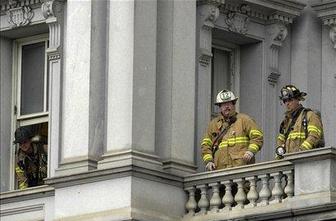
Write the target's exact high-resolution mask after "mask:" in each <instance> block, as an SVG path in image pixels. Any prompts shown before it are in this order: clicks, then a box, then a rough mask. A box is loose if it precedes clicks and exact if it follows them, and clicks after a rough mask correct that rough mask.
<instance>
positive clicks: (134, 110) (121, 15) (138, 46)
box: [98, 0, 162, 169]
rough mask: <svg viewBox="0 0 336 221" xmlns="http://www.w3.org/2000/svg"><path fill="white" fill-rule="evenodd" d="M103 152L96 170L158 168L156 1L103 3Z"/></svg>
mask: <svg viewBox="0 0 336 221" xmlns="http://www.w3.org/2000/svg"><path fill="white" fill-rule="evenodd" d="M108 2H109V4H108V5H109V6H108V7H109V16H108V20H109V27H108V29H109V33H108V34H109V35H108V36H109V37H108V48H107V50H108V71H107V72H108V73H107V114H106V116H107V121H106V122H107V125H106V150H105V151H104V155H103V159H102V160H101V161H99V164H98V167H99V168H109V167H116V166H125V165H127V166H129V165H140V166H148V167H150V168H154V167H155V168H160V169H161V165H162V164H161V163H160V162H159V160H158V157H157V156H156V152H155V105H156V104H155V103H156V101H155V96H156V95H155V93H156V33H157V25H156V23H157V19H156V18H157V1H137V2H135V1H133V0H131V1H112V0H111V1H108Z"/></svg>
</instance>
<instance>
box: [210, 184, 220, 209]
mask: <svg viewBox="0 0 336 221" xmlns="http://www.w3.org/2000/svg"><path fill="white" fill-rule="evenodd" d="M209 186H211V187H212V197H211V200H210V209H211V211H212V212H218V211H219V206H220V205H221V203H222V200H221V198H220V196H219V183H212V184H210V185H209Z"/></svg>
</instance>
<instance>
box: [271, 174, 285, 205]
mask: <svg viewBox="0 0 336 221" xmlns="http://www.w3.org/2000/svg"><path fill="white" fill-rule="evenodd" d="M271 176H272V177H274V187H273V190H272V196H274V199H273V201H272V203H281V201H282V196H283V194H284V191H283V189H282V186H281V177H282V172H277V173H272V174H271Z"/></svg>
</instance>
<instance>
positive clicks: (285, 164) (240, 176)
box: [184, 147, 336, 220]
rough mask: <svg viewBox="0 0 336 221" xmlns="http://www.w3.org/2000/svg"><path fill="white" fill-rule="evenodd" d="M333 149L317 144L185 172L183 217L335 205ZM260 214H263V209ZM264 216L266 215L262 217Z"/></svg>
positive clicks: (277, 213)
mask: <svg viewBox="0 0 336 221" xmlns="http://www.w3.org/2000/svg"><path fill="white" fill-rule="evenodd" d="M335 166H336V149H335V148H328V147H325V148H320V149H316V150H312V151H305V152H300V153H295V154H288V155H287V156H286V157H285V158H284V159H283V160H279V161H271V162H264V163H259V164H254V165H248V166H243V167H238V168H232V169H224V170H220V171H215V172H205V173H199V174H194V175H190V176H187V177H185V180H184V181H185V182H184V189H185V191H186V194H187V202H186V204H185V210H186V214H185V216H184V220H226V219H230V220H231V219H241V218H244V219H252V218H251V217H255V216H256V215H258V217H259V218H260V220H263V219H262V218H261V217H262V216H264V217H265V219H264V220H269V219H271V218H270V216H277V217H279V216H283V217H291V216H294V215H293V214H294V211H296V210H300V211H301V212H302V211H306V212H307V213H309V210H310V209H311V208H315V207H319V206H321V205H329V204H330V203H333V205H334V206H335V205H336V171H335V168H336V167H335ZM262 214H264V215H262ZM266 217H267V218H266Z"/></svg>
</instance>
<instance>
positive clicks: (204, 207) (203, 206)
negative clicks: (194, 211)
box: [197, 184, 209, 214]
mask: <svg viewBox="0 0 336 221" xmlns="http://www.w3.org/2000/svg"><path fill="white" fill-rule="evenodd" d="M197 188H200V189H201V199H200V200H199V201H198V207H199V208H200V209H201V211H200V214H206V213H207V209H208V207H209V200H208V198H207V188H208V185H206V184H204V185H200V186H197Z"/></svg>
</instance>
